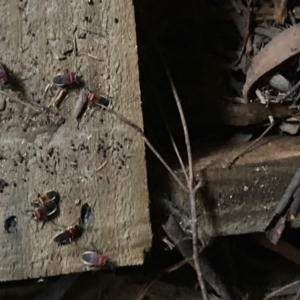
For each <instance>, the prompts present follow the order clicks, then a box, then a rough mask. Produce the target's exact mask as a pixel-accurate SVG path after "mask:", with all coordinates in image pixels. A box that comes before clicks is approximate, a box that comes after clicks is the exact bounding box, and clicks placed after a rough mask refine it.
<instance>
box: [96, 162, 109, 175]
mask: <svg viewBox="0 0 300 300" xmlns="http://www.w3.org/2000/svg"><path fill="white" fill-rule="evenodd" d="M106 163H107V160H106V161H105V162H104V163H103V164H102V165H101V166H100V167H99V168H97V169H96V172H99V171H100V170H102V169H103V168H104V167H105V165H106Z"/></svg>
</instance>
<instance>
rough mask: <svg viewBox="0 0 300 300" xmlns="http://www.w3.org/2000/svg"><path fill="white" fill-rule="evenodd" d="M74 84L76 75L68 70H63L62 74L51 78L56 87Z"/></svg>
mask: <svg viewBox="0 0 300 300" xmlns="http://www.w3.org/2000/svg"><path fill="white" fill-rule="evenodd" d="M74 82H76V75H75V73H73V72H70V71H69V70H68V69H65V70H64V73H63V74H59V75H56V76H55V77H54V78H53V83H54V84H56V85H58V86H65V85H70V84H72V83H74Z"/></svg>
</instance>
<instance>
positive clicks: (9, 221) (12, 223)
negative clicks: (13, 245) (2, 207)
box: [4, 216, 17, 233]
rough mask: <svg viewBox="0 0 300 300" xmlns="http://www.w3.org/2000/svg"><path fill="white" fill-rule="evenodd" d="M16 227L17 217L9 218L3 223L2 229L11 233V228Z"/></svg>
mask: <svg viewBox="0 0 300 300" xmlns="http://www.w3.org/2000/svg"><path fill="white" fill-rule="evenodd" d="M16 227H17V217H16V216H10V217H8V218H7V219H6V220H5V221H4V229H5V231H6V232H7V233H11V231H10V230H11V228H15V230H17V229H16Z"/></svg>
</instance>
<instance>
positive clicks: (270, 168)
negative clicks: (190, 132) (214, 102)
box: [170, 136, 300, 242]
mask: <svg viewBox="0 0 300 300" xmlns="http://www.w3.org/2000/svg"><path fill="white" fill-rule="evenodd" d="M299 142H300V139H299V137H287V136H284V137H282V136H281V137H280V136H277V137H271V138H270V137H269V138H265V139H263V140H262V141H261V143H260V145H258V146H257V147H255V149H254V150H253V151H251V152H250V153H248V154H246V155H245V156H244V157H242V158H240V159H239V160H238V161H237V162H236V163H235V164H234V165H233V166H232V168H231V169H228V168H226V165H227V163H228V162H229V161H230V160H231V159H232V158H233V157H234V156H235V155H236V154H237V153H240V152H241V150H243V149H245V148H246V147H247V145H248V143H243V144H240V145H220V146H219V147H216V148H206V149H204V148H198V153H194V154H195V160H194V166H195V169H194V170H195V173H196V177H197V178H198V179H202V180H203V182H204V186H203V188H201V189H200V192H199V194H198V199H197V202H198V203H197V206H198V225H199V235H200V236H201V237H202V238H203V239H204V240H205V241H206V242H208V241H210V239H211V238H212V237H214V236H218V235H235V234H247V233H253V232H262V231H264V230H265V228H266V226H267V225H268V224H269V222H270V220H271V219H272V217H273V215H274V212H275V207H276V205H277V202H278V201H279V200H280V198H281V196H282V195H283V193H284V191H285V189H286V187H287V185H288V184H289V182H290V181H291V179H292V178H293V176H294V173H295V172H296V171H297V169H298V168H299V167H300V151H299ZM197 155H198V156H200V158H197ZM201 155H202V156H201ZM177 174H178V175H179V176H180V177H181V178H182V180H183V179H184V177H183V175H182V172H181V171H180V170H178V171H177ZM170 181H171V199H172V200H173V201H174V203H175V204H176V205H177V206H178V207H179V208H181V209H183V210H184V211H185V212H187V214H188V215H189V211H190V208H189V201H188V196H187V195H186V193H185V192H184V191H182V190H181V189H180V187H178V185H177V184H176V183H175V182H174V181H173V180H172V179H170ZM291 225H292V226H295V227H298V226H299V225H300V218H299V217H298V218H296V219H295V220H294V221H293V222H291Z"/></svg>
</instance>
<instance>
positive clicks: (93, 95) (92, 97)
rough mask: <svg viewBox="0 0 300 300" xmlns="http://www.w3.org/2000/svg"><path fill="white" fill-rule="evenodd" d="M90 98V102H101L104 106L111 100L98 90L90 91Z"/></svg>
mask: <svg viewBox="0 0 300 300" xmlns="http://www.w3.org/2000/svg"><path fill="white" fill-rule="evenodd" d="M88 100H89V103H91V104H101V105H104V106H108V104H109V101H108V100H107V99H106V98H104V97H102V96H101V95H100V94H99V93H98V92H96V91H90V92H89V94H88Z"/></svg>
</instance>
